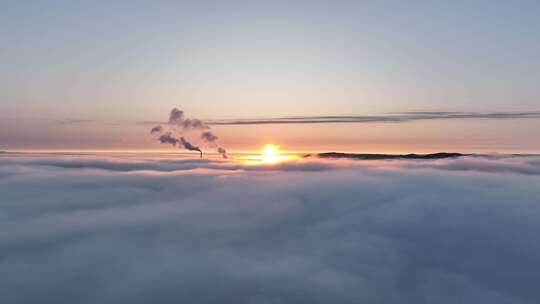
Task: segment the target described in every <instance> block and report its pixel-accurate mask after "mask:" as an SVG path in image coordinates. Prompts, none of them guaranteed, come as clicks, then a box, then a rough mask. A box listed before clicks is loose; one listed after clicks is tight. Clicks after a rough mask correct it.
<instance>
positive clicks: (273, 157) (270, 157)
mask: <svg viewBox="0 0 540 304" xmlns="http://www.w3.org/2000/svg"><path fill="white" fill-rule="evenodd" d="M282 158H283V155H280V151H279V146H278V145H274V144H268V145H265V146H264V147H263V148H262V151H261V161H262V162H264V163H268V164H275V163H277V162H279V161H281V160H282Z"/></svg>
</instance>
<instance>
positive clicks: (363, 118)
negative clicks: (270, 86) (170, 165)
mask: <svg viewBox="0 0 540 304" xmlns="http://www.w3.org/2000/svg"><path fill="white" fill-rule="evenodd" d="M535 118H540V112H536V111H530V112H485V113H483V112H427V111H426V112H424V111H414V112H396V113H388V114H384V115H334V116H287V117H274V118H253V119H219V120H205V123H206V124H208V125H270V124H327V123H406V122H413V121H421V120H449V119H535ZM138 123H139V124H156V123H160V122H156V121H141V122H138Z"/></svg>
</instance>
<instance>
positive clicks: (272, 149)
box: [240, 144, 298, 165]
mask: <svg viewBox="0 0 540 304" xmlns="http://www.w3.org/2000/svg"><path fill="white" fill-rule="evenodd" d="M297 158H298V156H297V155H294V154H290V153H286V152H283V151H281V150H280V147H279V145H276V144H266V145H264V146H263V147H262V149H261V150H260V152H259V154H257V155H250V156H248V157H247V158H242V159H240V160H242V161H243V162H244V163H245V164H247V165H259V164H268V165H273V164H277V163H281V162H284V161H289V160H294V159H297Z"/></svg>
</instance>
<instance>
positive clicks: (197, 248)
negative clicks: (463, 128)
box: [0, 154, 540, 303]
mask: <svg viewBox="0 0 540 304" xmlns="http://www.w3.org/2000/svg"><path fill="white" fill-rule="evenodd" d="M538 185H540V159H539V158H537V157H500V156H499V157H495V156H494V157H491V158H485V157H465V158H460V159H454V160H437V161H356V162H355V161H330V160H300V161H294V162H289V163H283V164H279V165H275V166H267V165H259V166H244V165H242V164H241V163H238V162H235V161H224V160H193V159H173V158H168V159H156V158H148V157H112V156H91V155H90V156H89V155H86V156H28V155H27V156H21V155H10V154H8V155H4V156H2V157H0V193H1V197H0V282H2V284H0V294H2V299H3V300H2V302H3V303H149V302H152V303H179V302H180V303H362V302H363V303H538V301H539V300H540V292H539V291H538V288H537V286H538V284H539V283H540V274H539V273H538V271H537V270H536V269H537V266H536V265H538V264H540V241H538V235H537V231H539V229H540V205H539V204H538V197H540V187H538Z"/></svg>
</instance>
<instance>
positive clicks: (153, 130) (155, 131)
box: [150, 125, 163, 134]
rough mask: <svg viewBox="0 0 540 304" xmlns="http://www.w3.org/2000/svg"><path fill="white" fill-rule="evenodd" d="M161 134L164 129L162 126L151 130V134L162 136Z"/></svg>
mask: <svg viewBox="0 0 540 304" xmlns="http://www.w3.org/2000/svg"><path fill="white" fill-rule="evenodd" d="M161 132H163V127H162V126H161V125H159V126H155V127H153V128H152V130H150V134H160V133H161Z"/></svg>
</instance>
